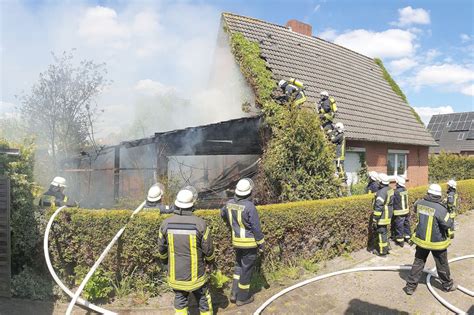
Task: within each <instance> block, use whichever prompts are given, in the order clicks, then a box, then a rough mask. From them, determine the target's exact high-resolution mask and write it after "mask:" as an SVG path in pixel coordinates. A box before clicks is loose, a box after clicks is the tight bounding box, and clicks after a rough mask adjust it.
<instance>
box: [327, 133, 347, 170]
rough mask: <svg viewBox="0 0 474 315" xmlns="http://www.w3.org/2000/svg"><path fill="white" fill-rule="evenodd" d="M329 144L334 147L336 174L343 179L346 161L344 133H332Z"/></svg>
mask: <svg viewBox="0 0 474 315" xmlns="http://www.w3.org/2000/svg"><path fill="white" fill-rule="evenodd" d="M331 142H332V143H333V144H335V145H336V170H337V173H338V174H339V175H341V174H342V176H343V178H344V177H345V173H344V160H345V159H346V137H345V136H344V131H337V130H336V131H334V134H333V135H332V136H331Z"/></svg>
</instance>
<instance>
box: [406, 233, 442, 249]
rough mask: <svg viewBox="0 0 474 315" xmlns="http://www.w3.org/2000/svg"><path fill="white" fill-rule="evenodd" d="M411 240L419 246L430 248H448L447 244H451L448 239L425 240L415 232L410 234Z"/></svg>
mask: <svg viewBox="0 0 474 315" xmlns="http://www.w3.org/2000/svg"><path fill="white" fill-rule="evenodd" d="M411 240H412V241H413V243H415V244H416V245H418V246H420V247H421V248H424V249H432V250H441V249H446V248H448V246H449V244H451V240H450V239H447V240H444V241H442V242H427V241H424V240H422V239H420V238H418V237H416V234H413V235H412V237H411Z"/></svg>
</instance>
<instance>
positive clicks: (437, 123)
mask: <svg viewBox="0 0 474 315" xmlns="http://www.w3.org/2000/svg"><path fill="white" fill-rule="evenodd" d="M428 130H429V131H430V132H431V135H432V136H433V138H434V140H435V141H436V142H437V143H438V144H439V146H438V147H432V148H431V149H430V153H434V154H438V153H440V152H441V151H445V152H449V153H458V154H463V155H474V112H465V113H453V114H443V115H433V116H432V117H431V120H430V123H429V124H428Z"/></svg>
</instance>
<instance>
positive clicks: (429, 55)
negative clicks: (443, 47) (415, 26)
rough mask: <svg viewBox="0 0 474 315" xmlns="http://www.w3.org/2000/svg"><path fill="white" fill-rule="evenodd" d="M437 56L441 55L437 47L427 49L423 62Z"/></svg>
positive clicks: (428, 61) (430, 60)
mask: <svg viewBox="0 0 474 315" xmlns="http://www.w3.org/2000/svg"><path fill="white" fill-rule="evenodd" d="M439 56H441V53H440V52H439V51H438V50H437V49H429V50H428V51H427V52H426V56H425V59H424V60H425V62H427V63H430V62H432V61H433V60H434V59H436V58H437V57H439Z"/></svg>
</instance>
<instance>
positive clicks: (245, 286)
mask: <svg viewBox="0 0 474 315" xmlns="http://www.w3.org/2000/svg"><path fill="white" fill-rule="evenodd" d="M249 288H250V284H240V283H239V289H242V290H248V289H249Z"/></svg>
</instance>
